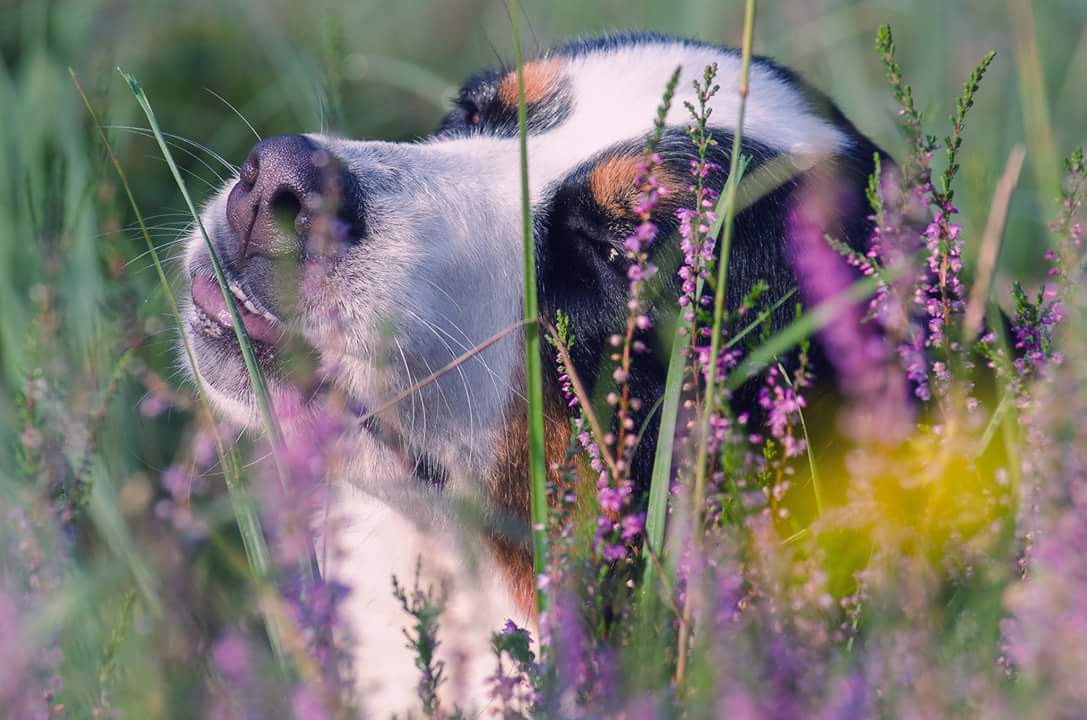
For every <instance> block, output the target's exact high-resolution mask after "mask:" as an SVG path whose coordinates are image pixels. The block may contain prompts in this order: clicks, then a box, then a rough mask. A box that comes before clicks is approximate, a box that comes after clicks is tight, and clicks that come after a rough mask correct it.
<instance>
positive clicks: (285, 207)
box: [268, 188, 302, 232]
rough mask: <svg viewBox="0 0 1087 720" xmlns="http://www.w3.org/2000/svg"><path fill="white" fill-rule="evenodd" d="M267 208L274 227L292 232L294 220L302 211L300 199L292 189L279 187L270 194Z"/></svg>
mask: <svg viewBox="0 0 1087 720" xmlns="http://www.w3.org/2000/svg"><path fill="white" fill-rule="evenodd" d="M268 209H269V210H270V211H271V215H272V221H273V222H274V223H275V224H276V227H278V228H280V229H281V230H287V231H291V232H293V230H294V225H295V220H296V218H297V217H298V215H299V213H301V212H302V201H301V200H299V199H298V195H297V194H296V193H295V192H294V191H293V190H291V189H289V188H280V189H279V190H276V191H275V193H273V194H272V197H271V199H270V200H269V201H268Z"/></svg>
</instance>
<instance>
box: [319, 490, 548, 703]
mask: <svg viewBox="0 0 1087 720" xmlns="http://www.w3.org/2000/svg"><path fill="white" fill-rule="evenodd" d="M317 524H318V537H319V543H318V555H319V557H320V561H321V570H322V573H323V575H324V576H325V577H326V578H327V579H329V580H333V581H337V582H340V583H342V584H343V585H346V586H348V587H350V588H351V592H350V594H349V595H348V596H347V598H346V599H345V600H344V601H343V604H342V605H341V612H340V619H341V622H340V626H339V628H338V632H337V642H338V643H339V644H340V646H341V647H343V648H344V649H345V650H346V651H347V652H348V653H349V654H350V656H351V658H352V661H353V665H354V675H355V684H356V689H357V694H358V696H359V697H360V698H362V699H363V701H364V706H363V710H364V711H365V712H366V715H367V716H369V717H376V718H386V717H390V716H391V715H392V714H393V713H399V714H401V715H403V714H405V713H406V711H408V710H413V709H414V710H418V698H417V695H416V688H417V685H418V682H419V671H418V669H417V668H416V667H415V653H414V651H413V650H412V649H410V648H409V647H408V639H407V638H406V637H405V635H404V629H405V628H407V629H409V630H412V631H413V627H414V620H413V618H411V617H410V616H409V615H408V614H407V613H406V612H405V611H404V609H403V608H402V607H401V605H400V602H399V601H398V600H397V599H396V598H395V597H394V596H393V588H392V578H393V576H396V578H397V580H398V581H399V582H400V584H401V585H403V586H404V587H405V588H406V589H407V590H408V592H409V593H410V592H411V589H412V587H413V585H414V582H415V574H416V567H417V563H420V562H421V564H420V565H419V567H421V575H420V577H419V585H420V587H421V588H422V589H423V590H424V592H425V591H426V589H427V587H433V588H434V592H435V594H436V595H437V594H438V593H439V592H440V588H442V587H443V586H444V587H445V588H446V589H447V598H448V600H447V604H446V609H445V612H444V613H443V615H442V618H441V625H440V630H439V634H438V639H439V641H440V642H441V645H440V646H439V649H438V659H439V660H440V661H443V662H445V677H446V678H447V680H446V682H445V683H444V684H443V686H442V688H441V691H440V696H441V698H442V702H443V704H444V706H445V707H446V708H447V709H452V708H453V707H454V705H457V706H460V707H462V708H464V709H466V710H468V709H472V708H475V709H477V710H482V709H483V708H484V706H485V704H486V700H487V685H488V683H487V677H488V676H489V675H491V674H492V673H493V672H494V667H495V666H494V657H493V654H492V652H491V649H490V636H491V633H493V632H496V631H498V630H499V629H500V628H501V627H502V625H503V624H504V623H505V621H506V620H507V619H512V620H514V621H515V622H516V623H517V624H518V625H521V626H525V625H527V624H528V618H527V617H524V616H523V615H524V613H523V611H519V610H518V609H517V605H516V603H515V602H514V600H513V598H512V597H511V595H510V593H509V591H508V589H507V587H506V584H505V583H504V582H503V577H502V573H501V571H500V570H499V568H498V567H497V566H496V564H495V563H494V561H493V559H492V558H491V556H490V553H489V552H487V551H486V550H485V549H484V548H482V547H481V546H480V545H479V543H478V542H475V543H472V542H470V538H471V533H470V532H466V531H462V530H461V529H458V528H456V527H450V528H442V529H433V528H431V529H427V530H424V529H422V528H421V527H420V526H419V525H417V524H416V523H415V522H413V521H411V520H409V519H408V518H406V517H405V516H404V515H402V514H401V513H399V512H397V511H396V510H394V509H392V508H391V507H390V506H388V505H387V504H385V503H383V502H381V501H380V500H378V499H376V498H374V497H372V496H368V495H366V494H364V493H362V492H360V491H358V490H356V489H354V488H350V487H339V488H334V489H333V491H332V495H331V501H330V502H329V504H328V507H327V511H326V512H325V513H323V516H322V517H321V518H319V520H318V523H317ZM473 544H474V547H473Z"/></svg>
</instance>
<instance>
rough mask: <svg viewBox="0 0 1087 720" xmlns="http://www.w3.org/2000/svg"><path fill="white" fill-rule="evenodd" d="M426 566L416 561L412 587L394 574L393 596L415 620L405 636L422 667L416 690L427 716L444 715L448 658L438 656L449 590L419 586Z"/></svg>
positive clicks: (416, 664) (442, 716)
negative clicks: (443, 690) (443, 687)
mask: <svg viewBox="0 0 1087 720" xmlns="http://www.w3.org/2000/svg"><path fill="white" fill-rule="evenodd" d="M422 569H423V559H422V557H420V558H419V559H418V560H417V561H416V564H415V580H414V582H413V584H412V587H411V589H410V590H408V589H407V588H406V587H405V586H403V585H401V584H400V581H399V580H398V579H397V578H396V576H395V575H394V576H393V579H392V582H393V597H395V598H396V599H397V600H398V601H399V602H400V607H401V608H403V610H404V612H405V613H407V614H408V615H409V616H410V617H411V618H412V620H413V621H414V627H413V628H412V630H411V631H408V630H407V629H405V630H404V631H403V632H404V637H405V638H407V641H408V649H410V650H412V651H413V652H414V654H415V667H416V669H417V670H418V671H419V684H418V685H417V686H416V693H417V694H418V696H419V701H420V702H421V703H422V705H423V713H424V714H425V715H426V717H428V718H445V717H446V714H445V713H444V711H443V709H442V707H441V702H440V701H439V699H438V689H439V688H440V687H441V685H442V683H444V682H445V679H446V678H445V662H444V661H442V660H438V659H437V658H436V657H435V656H436V653H437V650H438V646H439V645H441V641H439V640H438V629H439V623H440V620H441V617H442V613H444V612H445V604H446V599H447V593H446V590H445V589H444V588H442V589H439V590H437V591H436V590H435V589H434V588H433V587H432V586H428V587H427V588H426V590H425V591H424V590H423V589H422V588H420V587H419V577H420V575H421V573H422Z"/></svg>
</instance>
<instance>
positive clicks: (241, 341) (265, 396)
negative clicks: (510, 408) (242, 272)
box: [118, 68, 318, 583]
mask: <svg viewBox="0 0 1087 720" xmlns="http://www.w3.org/2000/svg"><path fill="white" fill-rule="evenodd" d="M118 71H119V72H120V73H121V76H122V77H123V78H124V79H125V81H126V82H128V86H129V88H130V89H131V90H132V94H133V95H135V96H136V101H137V102H138V103H139V104H140V108H142V109H143V112H144V114H145V115H146V116H147V122H148V125H150V127H151V132H152V133H154V135H155V140H156V142H158V145H159V148H160V149H161V150H162V156H163V159H165V160H166V164H167V165H168V166H169V167H170V172H171V174H173V177H174V182H175V183H177V187H178V190H180V191H181V195H182V197H183V198H184V199H185V206H186V207H187V208H188V210H189V214H190V215H192V218H193V222H194V223H196V226H197V228H199V230H200V236H201V237H202V238H203V239H204V244H205V245H206V247H207V249H208V256H209V258H210V260H211V266H212V269H213V270H214V272H215V280H216V282H218V283H219V290H220V292H222V293H223V299H224V300H225V301H226V306H227V310H229V311H230V321H231V324H232V325H233V326H234V335H235V337H237V339H238V346H239V347H240V348H241V351H242V358H243V359H244V360H245V369H246V372H247V373H248V374H249V381H250V383H251V384H252V386H253V395H254V397H256V399H257V406H258V407H259V409H260V415H261V419H262V420H263V422H264V429H265V432H266V433H267V434H268V439H269V441H270V442H271V444H272V461H273V463H274V465H275V468H276V474H277V475H278V476H279V482H280V484H281V485H282V486H283V487H284V489H286V487H287V479H286V478H287V476H286V470H285V469H284V467H283V458H282V450H283V430H282V429H281V428H280V426H279V420H278V418H277V417H276V414H275V412H274V410H273V407H272V398H271V394H270V393H269V392H268V385H267V383H265V381H264V375H263V373H261V371H260V366H259V365H258V364H257V356H256V354H255V353H254V352H253V345H252V343H250V342H249V335H248V334H246V332H245V325H244V324H243V323H242V319H241V315H240V314H239V313H238V306H237V304H236V303H235V302H234V293H232V292H230V289H229V288H228V287H227V282H226V275H225V274H224V273H223V266H222V263H220V262H219V256H218V254H217V253H216V252H215V246H214V245H213V244H212V242H211V238H210V237H209V236H208V232H207V229H206V228H205V227H204V221H203V219H202V218H201V217H200V213H198V212H197V210H196V206H195V205H194V204H193V201H192V197H191V196H190V195H189V190H188V187H187V186H186V185H185V181H184V180H183V179H182V177H181V171H180V170H179V169H178V167H177V163H175V162H174V157H173V154H172V153H171V152H170V148H169V145H168V144H167V142H166V139H165V137H164V136H163V134H162V130H161V128H160V127H159V123H158V119H157V118H156V117H155V112H154V110H152V109H151V103H150V101H148V99H147V95H146V94H145V93H144V92H143V88H141V87H140V84H139V82H137V80H136V78H135V77H133V76H132V75H129V74H128V73H126V72H124V71H123V70H121V69H120V68H118ZM309 556H310V557H309V560H308V561H303V562H302V567H301V568H299V570H300V571H301V573H302V577H303V578H304V580H305V581H307V582H310V583H312V582H313V581H314V580H315V579H316V578H317V577H318V571H317V561H316V555H315V554H314V552H313V551H312V549H311V551H310V553H309Z"/></svg>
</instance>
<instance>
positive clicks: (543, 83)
mask: <svg viewBox="0 0 1087 720" xmlns="http://www.w3.org/2000/svg"><path fill="white" fill-rule="evenodd" d="M523 69H524V73H525V103H526V104H528V105H534V104H537V103H542V102H545V101H546V100H548V99H550V98H551V96H552V95H554V94H555V93H556V92H558V90H559V87H560V83H559V80H560V77H561V71H562V61H561V60H559V59H557V58H552V59H550V60H537V61H536V62H531V63H528V64H527V65H525V66H524V68H523ZM498 98H499V99H500V100H501V101H502V102H504V103H505V104H507V105H509V106H511V107H517V71H516V70H513V71H511V72H509V73H507V74H506V76H505V77H504V78H502V80H501V81H499V83H498Z"/></svg>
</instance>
